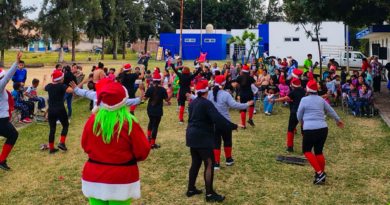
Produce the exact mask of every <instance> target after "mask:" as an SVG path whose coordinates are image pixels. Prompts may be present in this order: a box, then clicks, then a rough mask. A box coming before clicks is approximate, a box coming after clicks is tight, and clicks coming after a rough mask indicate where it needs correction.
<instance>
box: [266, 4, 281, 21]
mask: <svg viewBox="0 0 390 205" xmlns="http://www.w3.org/2000/svg"><path fill="white" fill-rule="evenodd" d="M283 20H284V17H283V13H282V7H281V5H279V0H269V1H268V9H267V14H266V15H265V18H264V23H268V22H272V21H283Z"/></svg>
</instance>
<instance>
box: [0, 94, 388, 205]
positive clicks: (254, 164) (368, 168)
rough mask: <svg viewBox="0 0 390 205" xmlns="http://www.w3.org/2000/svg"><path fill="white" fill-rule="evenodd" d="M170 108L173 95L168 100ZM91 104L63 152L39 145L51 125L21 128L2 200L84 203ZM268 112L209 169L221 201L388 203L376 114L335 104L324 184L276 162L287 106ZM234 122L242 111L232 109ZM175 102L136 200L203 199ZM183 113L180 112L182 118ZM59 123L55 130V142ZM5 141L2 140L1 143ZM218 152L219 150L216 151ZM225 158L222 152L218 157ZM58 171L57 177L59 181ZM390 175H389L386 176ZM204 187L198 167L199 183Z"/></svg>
mask: <svg viewBox="0 0 390 205" xmlns="http://www.w3.org/2000/svg"><path fill="white" fill-rule="evenodd" d="M172 104H173V105H175V104H176V100H173V102H172ZM88 106H89V101H88V100H87V99H82V100H78V101H76V102H74V104H73V107H74V108H73V113H74V114H73V117H72V121H71V124H70V129H69V135H68V139H67V146H68V148H69V151H67V152H62V151H61V152H59V153H56V154H55V155H49V154H48V151H41V150H40V149H39V148H40V145H41V144H42V143H47V141H48V134H49V127H48V126H43V125H31V126H29V127H27V128H25V129H22V130H21V131H20V135H19V140H18V141H17V144H16V146H15V148H14V150H13V151H12V153H11V155H10V157H9V158H8V164H9V166H11V168H12V170H11V171H9V172H5V171H0V181H1V183H0V190H1V192H0V199H1V202H0V203H1V204H87V203H88V201H87V199H86V198H85V197H84V196H83V194H82V192H81V179H80V178H81V171H82V168H83V165H84V163H85V162H86V160H87V155H86V154H84V153H83V150H82V149H81V146H80V137H81V134H82V130H83V127H84V124H85V122H86V120H87V118H88V116H89V115H90V114H91V113H90V111H88ZM276 109H278V113H276V114H275V115H272V116H265V115H264V114H259V113H258V114H257V115H255V116H254V122H255V124H256V126H255V127H249V128H248V129H247V130H245V131H242V130H239V131H238V132H234V133H233V158H234V159H235V162H236V163H235V164H234V166H232V167H226V166H225V165H224V164H222V165H221V169H220V170H218V171H216V172H215V178H214V188H215V189H216V191H217V192H218V193H220V194H224V195H226V197H227V198H226V200H225V202H224V203H225V204H388V203H389V202H390V196H389V192H390V186H389V184H390V179H389V178H388V177H387V176H389V175H390V171H389V170H390V158H389V154H388V153H389V152H388V150H389V149H390V132H389V131H390V129H389V128H388V127H387V126H386V125H385V124H384V123H383V122H382V120H381V119H379V118H377V117H375V118H371V119H367V118H354V117H352V116H350V115H349V116H347V115H345V114H344V113H342V110H341V108H337V109H336V110H337V112H338V113H339V115H340V117H341V119H342V120H343V121H344V122H345V124H346V127H345V129H344V130H340V129H338V128H337V127H336V126H335V123H334V121H333V120H332V119H329V117H328V119H327V123H328V125H329V130H330V131H329V136H328V140H327V142H326V145H325V150H324V154H325V157H326V162H327V164H326V172H327V174H328V178H327V183H326V185H323V186H315V185H312V180H313V176H314V171H313V169H312V167H311V166H310V165H307V166H297V165H288V164H283V163H279V162H276V160H275V156H276V155H279V154H287V153H286V152H285V151H284V148H285V143H286V129H287V123H288V115H289V111H288V108H284V107H276ZM135 114H136V117H137V118H138V119H139V121H140V123H141V125H142V127H143V128H144V129H145V130H144V131H145V132H146V127H147V123H148V118H147V115H146V107H145V106H140V107H138V108H137V109H136V111H135ZM230 114H231V116H232V121H233V122H236V123H239V122H240V116H239V114H238V112H237V111H236V110H231V112H230ZM177 115H178V114H177V112H176V106H165V107H164V117H163V118H162V122H161V126H160V129H159V134H158V137H157V143H158V144H160V145H161V148H160V149H159V150H152V151H151V152H150V155H149V157H148V159H147V160H146V161H144V162H140V163H139V168H140V179H141V184H142V185H141V189H142V198H141V199H140V200H137V201H135V202H134V204H205V200H204V195H199V196H194V197H192V198H187V197H186V196H185V192H186V189H187V179H188V169H189V167H190V163H191V161H190V159H191V157H190V153H189V148H188V147H186V146H185V128H186V123H185V124H184V125H180V124H179V123H178V116H177ZM187 117H188V115H187V114H185V118H187ZM60 130H61V128H60V126H59V127H57V135H56V143H58V141H59V134H60ZM1 141H2V142H4V140H1ZM300 149H301V135H300V134H297V135H295V150H296V152H295V153H294V154H293V156H302V154H301V152H300V151H299V150H300ZM222 155H223V153H222ZM224 160H225V158H224V157H223V156H222V157H221V162H223V161H224ZM60 176H62V177H63V179H59V177H60ZM389 177H390V176H389ZM197 186H198V188H203V189H204V182H203V167H202V168H201V171H200V173H199V177H198V180H197Z"/></svg>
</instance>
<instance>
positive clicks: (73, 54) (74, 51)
mask: <svg viewBox="0 0 390 205" xmlns="http://www.w3.org/2000/svg"><path fill="white" fill-rule="evenodd" d="M75 47H76V42H75V41H74V40H73V41H72V61H73V62H74V61H76V49H75Z"/></svg>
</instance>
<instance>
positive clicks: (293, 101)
mask: <svg viewBox="0 0 390 205" xmlns="http://www.w3.org/2000/svg"><path fill="white" fill-rule="evenodd" d="M291 88H292V90H291V91H290V93H289V94H288V95H287V96H285V97H282V98H278V99H268V102H269V103H274V102H286V101H287V102H290V118H289V120H288V129H287V148H286V151H288V152H294V130H295V127H296V126H297V125H298V123H299V121H298V119H297V110H298V107H299V103H300V102H301V99H302V98H303V97H305V90H303V89H302V87H301V81H300V80H299V79H298V78H293V79H292V80H291Z"/></svg>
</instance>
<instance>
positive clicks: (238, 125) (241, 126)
mask: <svg viewBox="0 0 390 205" xmlns="http://www.w3.org/2000/svg"><path fill="white" fill-rule="evenodd" d="M237 127H240V128H243V127H245V126H244V125H241V124H237ZM236 131H237V132H238V130H236Z"/></svg>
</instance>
